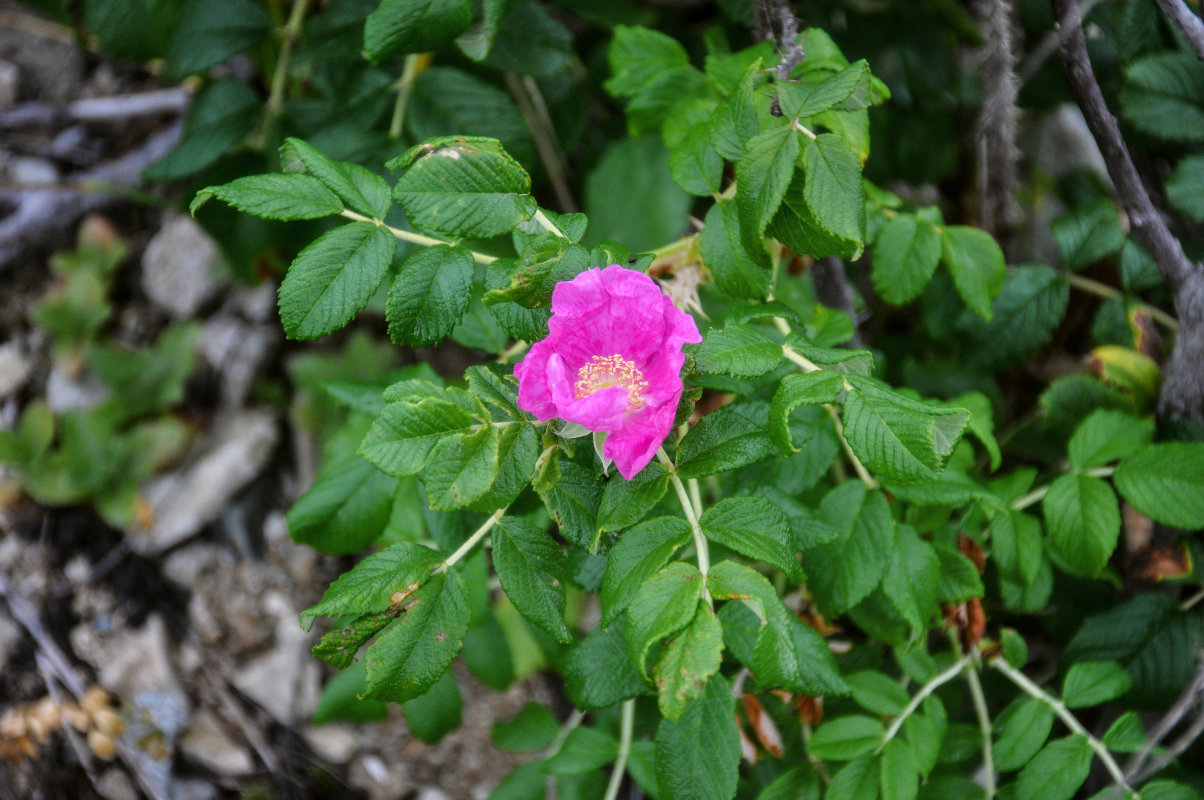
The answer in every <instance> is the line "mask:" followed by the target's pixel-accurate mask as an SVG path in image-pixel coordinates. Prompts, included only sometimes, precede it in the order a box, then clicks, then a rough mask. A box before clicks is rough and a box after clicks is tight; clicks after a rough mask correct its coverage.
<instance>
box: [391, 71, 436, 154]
mask: <svg viewBox="0 0 1204 800" xmlns="http://www.w3.org/2000/svg"><path fill="white" fill-rule="evenodd" d="M429 60H430V57H429V56H427V55H426V54H425V53H410V54H409V55H408V56H406V60H405V65H404V66H403V67H402V68H401V78H399V79H398V81H397V100H396V101H395V102H394V103H393V118H392V119H391V120H390V121H389V138H390V139H400V138H401V133H402V130H403V129H404V128H405V120H406V106H407V105H409V102H410V94H411V93H412V92H413V91H414V79H415V78H417V77H418V73H419V72H421V71H422V69H423V67H425V66H426V63H427V62H428V61H429Z"/></svg>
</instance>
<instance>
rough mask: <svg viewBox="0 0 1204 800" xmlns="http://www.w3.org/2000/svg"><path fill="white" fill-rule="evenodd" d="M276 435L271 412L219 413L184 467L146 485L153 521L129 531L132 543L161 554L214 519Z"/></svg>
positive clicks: (257, 467)
mask: <svg viewBox="0 0 1204 800" xmlns="http://www.w3.org/2000/svg"><path fill="white" fill-rule="evenodd" d="M277 437H278V433H277V429H276V418H275V415H274V414H272V412H270V411H266V410H262V409H247V410H244V411H239V412H233V413H229V414H227V415H225V416H224V417H221V418H219V419H218V420H217V421H216V422H215V423H214V426H213V430H212V431H211V432H210V434H209V435H208V436H207V437H206V438H205V439H204V440H203V441H201V442H199V443H198V444H197V446H196V447H195V448H194V454H193V456H192V457H191V458H190V459H189V463H188V464H187V465H186V466H184V467H183V468H181V469H180V470H177V471H175V472H172V473H170V474H168V475H163V476H160V477H158V478H155V479H154V480H152V481H151V482H150V483H148V484H147V485H146V486H145V487H144V490H143V495H144V497H145V498H146V500H147V502H148V503H150V506H151V510H152V511H153V515H154V517H153V518H154V523H153V525H152V526H151V529H150V530H149V531H148V530H142V531H135V532H133V534H132V535H131V537H130V544H131V546H133V548H134V549H135V550H137V551H138V552H139V553H142V554H153V553H161V552H163V551H164V550H166V549H168V548H170V547H173V546H174V545H177V544H179V543H180V542H182V541H184V540H185V539H187V538H188V537H190V536H192V535H194V534H196V533H197V532H198V531H200V530H201V528H203V527H205V526H206V525H208V524H209V523H211V522H213V521H214V520H216V519H217V518H218V517H220V516H221V515H222V513H223V512H224V511H225V510H226V508H227V506H228V505H229V503H230V501H231V500H232V499H233V498H234V496H235V495H237V494H238V493H239V492H240V491H241V490H242V489H243V488H244V487H245V486H246V485H247V484H248V483H250V482H251V481H252V480H254V479H255V478H256V477H257V476H258V475H259V473H260V472H261V471H262V470H263V467H264V465H266V464H267V461H268V458H269V457H270V456H271V454H272V451H273V450H274V449H275V447H276V440H277Z"/></svg>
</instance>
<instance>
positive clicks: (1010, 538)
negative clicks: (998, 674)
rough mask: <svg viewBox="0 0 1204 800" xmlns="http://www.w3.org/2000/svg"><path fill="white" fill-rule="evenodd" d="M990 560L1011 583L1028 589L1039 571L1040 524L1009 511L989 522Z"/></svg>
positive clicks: (1026, 516) (1022, 514) (1028, 517)
mask: <svg viewBox="0 0 1204 800" xmlns="http://www.w3.org/2000/svg"><path fill="white" fill-rule="evenodd" d="M988 532H989V535H990V537H991V558H992V559H993V560H994V561H995V563H996V565H997V566H998V567H999V572H1000V573H1001V574H1002V575H1003V576H1004V577H1006V578H1007V579H1008V580H1010V581H1012V582H1013V583H1018V584H1020V585H1021V586H1028V585H1030V584H1031V583H1032V582H1033V581H1034V580H1036V579H1037V571H1038V570H1039V569H1040V567H1041V553H1042V546H1041V523H1040V522H1038V521H1037V520H1036V518H1034V517H1032V516H1030V515H1028V514H1025V513H1024V512H1022V511H1015V510H1009V511H1008V512H1007V513H1005V514H1000V515H999V516H997V517H995V519H993V520H991V525H990V527H989V528H988Z"/></svg>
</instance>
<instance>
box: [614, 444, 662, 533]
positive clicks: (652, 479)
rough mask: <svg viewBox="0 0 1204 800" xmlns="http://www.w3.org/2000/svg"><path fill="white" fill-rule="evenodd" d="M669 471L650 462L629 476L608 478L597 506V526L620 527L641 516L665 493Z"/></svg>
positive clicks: (626, 526)
mask: <svg viewBox="0 0 1204 800" xmlns="http://www.w3.org/2000/svg"><path fill="white" fill-rule="evenodd" d="M668 487H669V473H668V471H667V470H666V469H665V468H664V467H663V466H661V465H660V464H659V463H657V462H655V461H654V462H652V463H651V464H649V465H648V466H646V467H644V469H642V470H640V472H639V474H638V475H636V476H635V477H634V478H632V479H631V480H629V481H628V480H625V479H623V478H622V477H614V478H611V479H610V481H608V482H607V484H606V488H605V489H604V490H603V492H602V503H601V505H599V506H598V530H600V531H620V530H623V529H624V528H629V527H631V526H632V525H634V524H636V523H637V522H639V521H640V520H642V519H643V518H644V517H645V516H646V515H647V514H648V512H649V511H651V510H652V508H653V507H654V506H655V505H656V504H657V503H658V502H659V501H660V499H661V497H663V496H664V494H665V490H666V489H667V488H668Z"/></svg>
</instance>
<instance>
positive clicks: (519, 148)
mask: <svg viewBox="0 0 1204 800" xmlns="http://www.w3.org/2000/svg"><path fill="white" fill-rule="evenodd" d="M524 5H526V3H524ZM406 128H407V129H408V130H409V132H410V133H411V134H412V135H413V137H414V139H413V141H416V142H420V141H424V140H426V139H432V138H434V137H439V136H445V135H446V134H447V133H448V132H449V131H454V132H455V133H457V134H460V135H464V136H488V137H489V138H491V139H497V140H498V141H499V142H501V143H502V147H503V148H504V149H505V151H506V152H507V153H509V154H510V155H512V156H514V157H515V158H516V159H518V161H519V162H520V163H523V164H530V163H532V162H533V161H534V160H535V157H536V151H535V144H534V143H533V142H532V140H531V129H530V127H528V125H527V122H526V120H524V119H523V115H522V112H521V111H519V109H518V105H517V104H516V103H515V102H514V98H513V97H512V96H511V95H510V93H509V92H507V91H506V90H504V89H502V88H500V87H499V86H496V85H495V84H492V83H489V82H487V81H484V80H481V79H480V78H478V77H476V76H474V75H472V74H470V73H468V72H465V71H464V70H461V69H456V68H455V67H448V66H433V67H427V68H426V69H424V70H423V71H422V72H421V73H419V75H418V77H417V78H416V79H415V81H414V90H413V92H412V93H411V94H410V102H409V105H408V106H407V110H406Z"/></svg>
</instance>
